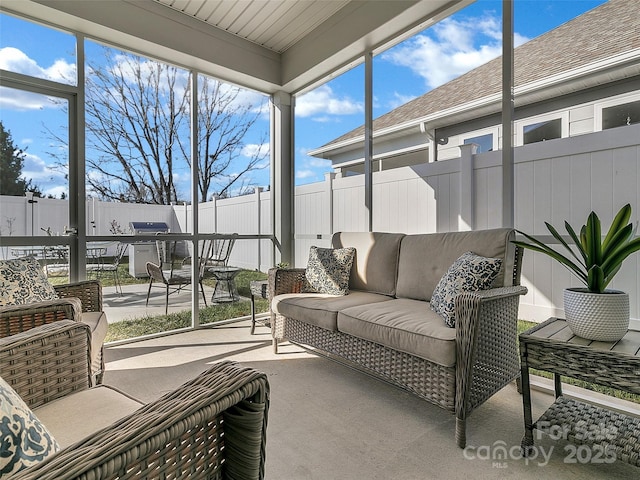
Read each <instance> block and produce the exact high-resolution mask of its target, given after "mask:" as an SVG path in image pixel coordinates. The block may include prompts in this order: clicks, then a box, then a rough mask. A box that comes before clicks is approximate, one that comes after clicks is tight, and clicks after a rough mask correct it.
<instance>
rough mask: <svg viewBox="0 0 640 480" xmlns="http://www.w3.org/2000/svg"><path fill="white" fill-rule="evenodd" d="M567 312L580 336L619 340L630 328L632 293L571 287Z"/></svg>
mask: <svg viewBox="0 0 640 480" xmlns="http://www.w3.org/2000/svg"><path fill="white" fill-rule="evenodd" d="M564 313H565V317H566V319H567V324H568V325H569V328H571V330H572V331H573V333H575V334H576V335H578V336H579V337H583V338H586V339H589V340H599V341H603V342H615V341H617V340H620V339H621V338H622V337H623V336H624V335H625V333H627V329H628V328H629V294H628V293H625V292H621V291H619V290H605V293H592V292H589V291H588V290H587V289H586V288H567V289H565V291H564Z"/></svg>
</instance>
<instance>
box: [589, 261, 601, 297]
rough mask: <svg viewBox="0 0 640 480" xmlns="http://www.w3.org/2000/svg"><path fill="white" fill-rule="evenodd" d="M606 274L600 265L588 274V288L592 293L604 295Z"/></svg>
mask: <svg viewBox="0 0 640 480" xmlns="http://www.w3.org/2000/svg"><path fill="white" fill-rule="evenodd" d="M603 284H604V273H603V272H602V268H601V267H600V265H594V266H592V267H591V268H590V269H589V271H588V272H587V287H588V288H589V290H590V291H592V292H596V293H602V292H603V290H604V287H603Z"/></svg>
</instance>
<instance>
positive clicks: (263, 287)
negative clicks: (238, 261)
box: [249, 280, 270, 335]
mask: <svg viewBox="0 0 640 480" xmlns="http://www.w3.org/2000/svg"><path fill="white" fill-rule="evenodd" d="M268 288H269V282H268V281H267V280H252V281H251V282H249V289H250V290H251V335H253V332H255V330H256V296H258V297H262V298H265V299H266V298H268V297H269V290H268ZM264 325H266V326H270V322H269V321H268V320H267V321H265V322H264Z"/></svg>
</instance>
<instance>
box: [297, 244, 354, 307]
mask: <svg viewBox="0 0 640 480" xmlns="http://www.w3.org/2000/svg"><path fill="white" fill-rule="evenodd" d="M355 253H356V249H355V248H353V247H346V248H320V247H315V246H312V247H311V248H310V249H309V261H308V262H307V269H306V272H305V277H306V281H305V284H304V287H303V291H304V292H314V293H326V294H329V295H347V294H348V293H349V277H350V275H351V266H352V265H353V258H354V256H355Z"/></svg>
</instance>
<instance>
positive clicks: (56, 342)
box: [0, 321, 269, 480]
mask: <svg viewBox="0 0 640 480" xmlns="http://www.w3.org/2000/svg"><path fill="white" fill-rule="evenodd" d="M88 350H89V334H88V329H87V327H86V326H85V325H83V324H81V323H77V322H72V321H61V322H55V323H53V324H49V325H45V326H42V327H38V328H35V329H32V330H29V331H27V332H24V333H21V334H18V335H14V336H12V337H7V338H4V339H0V376H2V378H3V379H4V380H5V381H6V382H7V383H8V384H9V385H11V387H12V388H13V389H14V390H15V391H16V392H17V393H18V394H19V395H20V396H21V397H22V399H23V400H24V402H25V403H26V404H27V405H28V406H29V407H30V408H31V409H33V411H34V413H35V414H36V416H38V417H39V418H40V421H42V423H44V425H45V427H48V428H49V430H50V431H51V433H52V434H53V436H54V438H56V439H57V437H56V432H55V431H53V430H52V429H51V427H50V426H49V425H47V419H46V418H43V417H41V416H40V414H42V413H43V409H45V408H47V407H51V405H50V402H52V403H53V404H54V405H55V402H54V400H57V401H63V400H66V399H67V398H69V397H73V396H82V395H87V394H91V393H93V394H94V395H93V399H94V401H95V400H96V395H95V393H96V392H97V393H98V396H97V399H98V401H99V400H100V399H101V395H102V393H101V392H106V393H107V394H108V393H109V392H114V390H113V389H111V388H110V387H107V386H104V385H101V386H97V387H93V388H89V370H88V365H89V362H88V356H87V353H88ZM92 391H93V392H92ZM116 392H117V391H116ZM110 395H112V396H113V395H120V396H123V397H124V398H125V399H127V398H129V397H126V396H125V395H123V394H122V393H121V392H117V393H115V394H114V393H110ZM106 401H107V402H108V398H107V399H106ZM129 401H130V402H131V401H134V400H131V399H129ZM268 407H269V384H268V380H267V378H266V375H265V374H263V373H260V372H257V371H255V370H253V369H250V368H246V367H242V366H240V365H239V364H237V363H234V362H229V361H225V362H221V363H218V364H215V365H214V366H213V367H212V368H210V369H209V370H207V371H205V372H203V373H202V374H200V375H199V376H197V377H196V378H194V379H193V380H191V381H189V382H187V383H185V384H184V385H182V386H181V387H179V388H178V389H176V390H175V391H173V392H170V393H168V394H166V395H164V396H163V397H161V398H160V399H158V400H156V401H153V402H151V403H149V404H147V405H144V406H142V407H140V408H139V409H137V410H135V411H133V413H131V414H129V415H125V416H124V417H122V418H120V419H119V420H116V421H115V423H112V424H110V425H109V426H106V427H104V428H102V429H99V430H98V431H96V432H94V433H91V434H90V435H88V436H87V437H86V438H84V439H81V440H79V441H76V442H75V443H73V444H69V445H67V446H65V447H64V448H63V449H62V450H60V451H58V452H57V453H54V454H53V455H51V456H49V457H47V458H46V459H44V460H43V461H42V462H40V463H37V464H36V465H32V466H29V467H28V468H26V469H23V470H21V471H19V472H18V473H17V474H15V475H14V476H12V477H11V478H12V479H15V480H35V479H38V480H47V479H51V480H52V479H55V480H70V479H80V478H101V479H115V478H119V479H121V478H189V479H192V480H194V479H196V480H197V479H219V478H220V479H221V478H242V479H261V478H264V461H265V441H266V437H265V433H266V425H267V412H268ZM106 408H108V407H105V409H106ZM91 411H96V409H95V408H94V407H93V406H92V407H91ZM39 412H40V414H39ZM54 418H55V417H54ZM49 420H51V417H50V418H49ZM78 422H81V420H78ZM82 427H83V425H79V424H76V425H71V426H69V425H65V428H71V429H74V428H82Z"/></svg>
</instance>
